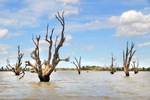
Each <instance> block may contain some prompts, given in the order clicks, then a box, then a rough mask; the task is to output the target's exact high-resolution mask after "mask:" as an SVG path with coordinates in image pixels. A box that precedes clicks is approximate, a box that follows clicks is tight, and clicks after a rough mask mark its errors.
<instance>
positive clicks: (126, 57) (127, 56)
mask: <svg viewBox="0 0 150 100" xmlns="http://www.w3.org/2000/svg"><path fill="white" fill-rule="evenodd" d="M133 48H134V43H132V44H131V47H130V49H129V48H128V42H127V46H126V51H123V66H124V72H125V75H126V76H129V67H130V62H131V60H132V57H133V55H134V54H135V52H136V50H133Z"/></svg>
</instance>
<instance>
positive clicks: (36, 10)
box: [0, 0, 150, 68]
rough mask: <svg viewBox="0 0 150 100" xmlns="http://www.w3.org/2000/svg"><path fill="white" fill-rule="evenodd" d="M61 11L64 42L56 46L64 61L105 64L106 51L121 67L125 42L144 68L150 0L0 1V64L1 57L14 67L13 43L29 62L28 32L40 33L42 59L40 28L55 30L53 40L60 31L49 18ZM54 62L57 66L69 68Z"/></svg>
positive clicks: (149, 50) (149, 60) (148, 60)
mask: <svg viewBox="0 0 150 100" xmlns="http://www.w3.org/2000/svg"><path fill="white" fill-rule="evenodd" d="M63 11H65V14H64V17H65V23H66V24H65V36H66V41H65V42H64V45H63V47H62V48H61V49H60V58H66V57H68V56H70V62H72V61H75V59H74V57H76V58H77V59H79V57H80V56H81V58H82V61H81V65H82V66H86V65H90V66H93V65H94V66H109V65H110V64H111V53H113V55H114V58H115V62H114V63H117V64H118V66H120V67H122V66H123V65H122V59H123V58H122V53H123V50H125V49H126V43H127V41H128V42H129V46H130V44H131V43H132V42H133V43H134V44H135V48H134V50H137V51H136V53H135V55H134V57H133V61H136V60H137V59H138V60H139V67H149V66H150V0H0V48H1V49H0V67H1V66H6V64H7V62H6V59H9V61H10V63H11V64H12V65H14V64H15V63H16V61H17V46H18V45H20V49H21V52H22V53H24V57H23V59H22V62H23V65H24V62H25V61H26V60H30V61H31V62H32V63H34V60H33V59H32V58H31V57H30V53H31V52H32V51H33V49H34V47H35V46H34V43H33V41H32V36H34V37H36V36H38V35H40V36H41V40H40V58H41V60H42V61H43V60H44V59H47V57H48V54H47V52H48V51H47V50H48V43H47V42H45V40H44V39H45V34H46V26H47V24H49V32H50V31H51V30H52V28H55V30H54V35H53V40H55V37H56V36H57V35H58V34H60V33H61V25H60V23H59V21H58V20H57V19H56V18H55V15H56V14H57V12H60V13H61V12H63ZM70 62H60V63H59V64H58V66H57V67H66V68H72V67H75V66H74V65H73V64H72V63H70Z"/></svg>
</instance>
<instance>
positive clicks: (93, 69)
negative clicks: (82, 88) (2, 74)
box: [0, 66, 150, 71]
mask: <svg viewBox="0 0 150 100" xmlns="http://www.w3.org/2000/svg"><path fill="white" fill-rule="evenodd" d="M114 69H115V70H116V71H123V70H124V69H123V67H116V68H114ZM30 70H32V68H29V67H28V68H26V69H25V71H30ZM57 70H62V71H66V70H76V68H56V71H57ZM81 70H82V71H88V70H90V71H110V68H109V67H101V66H82V67H81ZM0 71H9V70H8V69H7V68H4V67H1V68H0ZM130 71H134V69H133V68H131V69H130ZM139 71H150V67H140V68H139Z"/></svg>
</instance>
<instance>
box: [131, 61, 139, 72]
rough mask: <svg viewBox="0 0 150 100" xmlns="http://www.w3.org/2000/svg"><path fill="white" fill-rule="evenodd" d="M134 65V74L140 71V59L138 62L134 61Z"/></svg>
mask: <svg viewBox="0 0 150 100" xmlns="http://www.w3.org/2000/svg"><path fill="white" fill-rule="evenodd" d="M132 67H133V70H134V74H137V73H138V71H139V70H138V67H139V60H137V63H136V61H132Z"/></svg>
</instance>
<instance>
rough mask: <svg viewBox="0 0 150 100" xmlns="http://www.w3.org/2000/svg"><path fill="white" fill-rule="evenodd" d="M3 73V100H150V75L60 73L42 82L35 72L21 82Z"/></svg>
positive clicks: (0, 82)
mask: <svg viewBox="0 0 150 100" xmlns="http://www.w3.org/2000/svg"><path fill="white" fill-rule="evenodd" d="M18 78H19V77H17V76H15V75H14V73H12V72H0V99H11V100H13V99H21V100H32V99H34V100H36V99H39V100H150V72H139V73H138V74H134V73H133V72H130V76H129V77H125V74H124V72H116V73H115V74H114V75H111V74H110V73H109V72H107V71H89V72H88V73H87V72H81V75H78V73H77V72H76V71H57V72H53V73H52V75H51V80H50V82H39V79H38V76H37V74H36V73H30V72H26V74H25V76H24V78H22V79H21V80H19V79H18Z"/></svg>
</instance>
